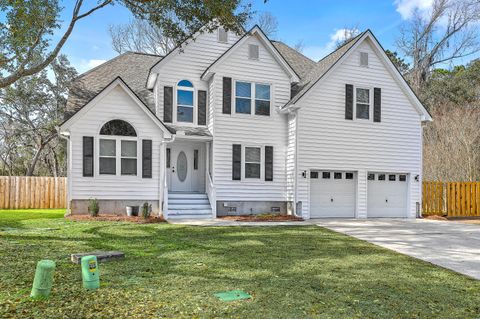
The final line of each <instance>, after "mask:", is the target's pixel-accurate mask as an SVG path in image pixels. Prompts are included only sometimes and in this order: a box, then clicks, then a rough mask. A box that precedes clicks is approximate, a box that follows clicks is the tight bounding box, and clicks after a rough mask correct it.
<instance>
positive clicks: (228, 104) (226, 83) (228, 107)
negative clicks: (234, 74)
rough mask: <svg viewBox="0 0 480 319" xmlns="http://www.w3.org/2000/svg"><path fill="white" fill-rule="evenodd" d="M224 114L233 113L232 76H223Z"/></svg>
mask: <svg viewBox="0 0 480 319" xmlns="http://www.w3.org/2000/svg"><path fill="white" fill-rule="evenodd" d="M222 112H223V114H232V78H225V77H224V78H223V108H222Z"/></svg>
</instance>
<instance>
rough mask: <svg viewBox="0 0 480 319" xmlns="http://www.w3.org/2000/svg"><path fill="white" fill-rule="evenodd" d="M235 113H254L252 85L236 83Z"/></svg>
mask: <svg viewBox="0 0 480 319" xmlns="http://www.w3.org/2000/svg"><path fill="white" fill-rule="evenodd" d="M235 112H237V113H243V114H251V113H252V83H249V82H240V81H237V82H236V83H235Z"/></svg>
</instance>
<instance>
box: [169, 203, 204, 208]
mask: <svg viewBox="0 0 480 319" xmlns="http://www.w3.org/2000/svg"><path fill="white" fill-rule="evenodd" d="M168 209H169V210H185V209H194V210H198V209H211V207H210V203H209V202H207V203H202V204H196V203H192V204H191V203H176V204H171V203H170V202H169V203H168Z"/></svg>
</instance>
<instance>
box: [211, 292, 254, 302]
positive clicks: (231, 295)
mask: <svg viewBox="0 0 480 319" xmlns="http://www.w3.org/2000/svg"><path fill="white" fill-rule="evenodd" d="M215 297H217V298H218V299H220V300H221V301H235V300H242V299H250V298H252V296H251V295H250V294H249V293H246V292H245V291H242V290H231V291H225V292H218V293H216V294H215Z"/></svg>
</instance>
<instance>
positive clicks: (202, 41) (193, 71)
mask: <svg viewBox="0 0 480 319" xmlns="http://www.w3.org/2000/svg"><path fill="white" fill-rule="evenodd" d="M237 40H238V36H237V35H236V34H235V33H234V32H229V34H228V41H227V42H219V41H218V34H217V31H213V32H211V33H201V34H199V35H198V36H197V37H196V38H195V41H191V40H190V41H188V44H187V45H185V46H184V47H183V48H182V52H180V53H179V52H172V53H171V55H173V56H170V57H168V61H167V62H166V63H165V64H163V65H161V67H160V68H159V70H158V72H159V73H160V74H159V77H158V79H157V82H156V84H155V85H156V87H157V89H156V90H155V91H156V104H157V108H156V109H157V115H158V117H159V118H160V119H162V120H163V87H164V86H171V87H174V88H175V87H176V85H177V83H178V81H180V80H188V81H190V82H191V83H192V84H193V86H194V87H195V92H198V90H207V91H208V89H209V86H208V83H207V82H205V81H202V80H201V79H200V76H201V75H202V74H203V72H204V71H205V70H206V69H207V68H208V67H209V66H210V64H212V63H213V62H214V61H215V60H216V59H217V58H218V57H219V56H220V55H222V54H223V53H224V52H225V51H226V50H227V49H228V48H230V46H232V45H233V44H234V43H235V42H237ZM154 71H155V70H154ZM218 88H219V89H221V88H222V86H221V85H220V86H219V87H218ZM173 105H176V94H174V101H173ZM174 111H176V110H174ZM196 117H197V108H196V107H195V108H194V118H195V119H196ZM210 120H211V119H210V118H208V116H207V122H208V121H210ZM194 123H196V120H194ZM181 124H182V125H185V123H181ZM187 125H188V124H187ZM190 125H191V124H190Z"/></svg>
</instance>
